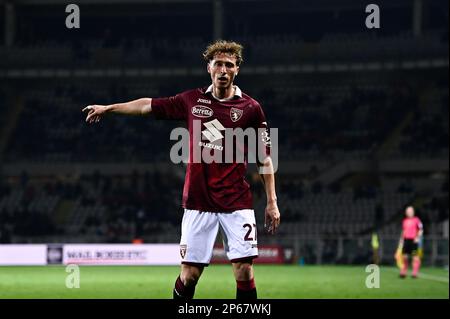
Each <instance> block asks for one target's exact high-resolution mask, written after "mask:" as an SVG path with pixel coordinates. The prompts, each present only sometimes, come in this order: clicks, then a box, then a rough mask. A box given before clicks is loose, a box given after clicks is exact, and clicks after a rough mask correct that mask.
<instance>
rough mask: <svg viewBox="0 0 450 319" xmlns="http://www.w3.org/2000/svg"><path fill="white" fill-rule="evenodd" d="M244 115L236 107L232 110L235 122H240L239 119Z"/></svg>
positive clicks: (232, 117)
mask: <svg viewBox="0 0 450 319" xmlns="http://www.w3.org/2000/svg"><path fill="white" fill-rule="evenodd" d="M242 114H244V111H243V110H239V109H236V108H234V107H233V108H231V110H230V117H231V120H232V121H233V122H237V121H239V119H240V118H241V117H242Z"/></svg>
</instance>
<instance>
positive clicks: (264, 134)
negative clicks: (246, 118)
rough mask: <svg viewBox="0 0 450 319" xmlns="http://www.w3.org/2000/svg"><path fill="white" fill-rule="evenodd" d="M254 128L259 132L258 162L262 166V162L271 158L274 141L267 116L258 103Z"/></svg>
mask: <svg viewBox="0 0 450 319" xmlns="http://www.w3.org/2000/svg"><path fill="white" fill-rule="evenodd" d="M253 128H254V129H255V130H256V132H257V139H258V143H257V145H258V162H259V163H260V164H262V160H264V159H265V158H266V157H268V156H270V150H271V147H272V140H271V138H270V130H269V125H268V124H267V120H266V116H265V114H264V111H263V109H262V107H261V105H260V104H259V103H256V105H255V117H254V122H253Z"/></svg>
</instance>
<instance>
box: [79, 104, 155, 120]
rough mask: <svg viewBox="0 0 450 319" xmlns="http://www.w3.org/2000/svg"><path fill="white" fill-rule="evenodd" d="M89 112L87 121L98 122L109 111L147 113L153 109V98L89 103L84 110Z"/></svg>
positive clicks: (133, 113) (134, 113) (127, 113)
mask: <svg viewBox="0 0 450 319" xmlns="http://www.w3.org/2000/svg"><path fill="white" fill-rule="evenodd" d="M86 111H87V112H88V115H87V116H86V122H88V123H98V122H100V120H101V118H102V117H103V116H104V115H105V114H107V113H118V114H126V115H146V114H149V113H150V112H151V111H152V99H151V98H141V99H137V100H133V101H130V102H126V103H118V104H110V105H89V106H86V107H85V108H84V109H83V111H82V112H86Z"/></svg>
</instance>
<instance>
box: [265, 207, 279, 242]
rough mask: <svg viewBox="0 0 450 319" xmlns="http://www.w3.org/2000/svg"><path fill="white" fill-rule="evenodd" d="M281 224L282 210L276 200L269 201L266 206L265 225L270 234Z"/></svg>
mask: <svg viewBox="0 0 450 319" xmlns="http://www.w3.org/2000/svg"><path fill="white" fill-rule="evenodd" d="M278 226H280V211H279V210H278V205H277V203H276V202H273V203H268V204H267V206H266V212H265V220H264V227H265V228H266V230H267V232H269V233H270V234H272V235H273V234H275V232H276V230H277V229H278Z"/></svg>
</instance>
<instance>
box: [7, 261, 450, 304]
mask: <svg viewBox="0 0 450 319" xmlns="http://www.w3.org/2000/svg"><path fill="white" fill-rule="evenodd" d="M423 273H424V274H427V275H428V276H427V278H428V279H425V278H419V279H412V278H410V277H408V278H406V279H400V278H398V273H397V270H396V268H394V267H381V275H380V279H381V281H380V288H379V289H368V288H366V285H365V282H366V277H367V275H368V273H366V272H365V267H364V266H296V265H289V266H263V265H256V266H255V276H256V284H257V287H258V294H259V297H260V298H264V299H279V298H280V299H297V298H298V299H303V298H306V299H318V298H332V299H341V298H365V299H375V298H447V299H448V298H449V286H448V271H446V270H444V269H442V268H424V269H423ZM178 274H179V267H169V266H167V267H156V266H148V267H141V266H139V267H136V266H109V267H104V266H90V267H89V266H81V267H80V288H79V289H68V288H66V277H67V275H68V273H66V271H65V267H63V266H46V267H45V266H44V267H0V298H37V299H41V298H51V299H59V298H70V299H77V298H87V299H90V298H94V299H115V298H125V299H128V298H139V299H142V298H143V299H153V298H155V299H166V298H171V297H172V288H173V283H174V281H175V279H176V277H177V276H178ZM430 277H431V278H432V279H430ZM235 289H236V288H235V281H234V279H233V274H232V270H231V266H230V265H211V266H210V267H208V268H206V269H205V271H204V273H203V276H202V278H201V280H200V282H199V284H198V286H197V290H196V298H199V299H200V298H201V299H210V298H211V299H216V298H217V299H228V298H230V299H232V298H234V297H235Z"/></svg>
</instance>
